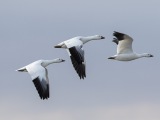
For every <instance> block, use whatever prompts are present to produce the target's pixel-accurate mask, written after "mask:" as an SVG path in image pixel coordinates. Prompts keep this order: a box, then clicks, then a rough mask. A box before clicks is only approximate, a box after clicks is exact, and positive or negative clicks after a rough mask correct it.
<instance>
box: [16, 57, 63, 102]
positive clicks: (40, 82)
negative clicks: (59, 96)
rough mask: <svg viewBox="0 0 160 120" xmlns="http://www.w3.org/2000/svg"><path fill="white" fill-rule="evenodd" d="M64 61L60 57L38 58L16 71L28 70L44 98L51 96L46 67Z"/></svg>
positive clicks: (41, 96)
mask: <svg viewBox="0 0 160 120" xmlns="http://www.w3.org/2000/svg"><path fill="white" fill-rule="evenodd" d="M64 61H65V60H63V59H59V58H57V59H54V60H37V61H35V62H33V63H31V64H29V65H27V66H25V67H22V68H20V69H18V70H16V71H19V72H28V73H29V74H30V76H31V78H32V80H33V83H34V85H35V87H36V89H37V91H38V94H39V96H40V98H41V99H43V100H44V99H48V98H49V79H48V71H47V69H46V67H47V66H48V65H50V64H52V63H60V62H64Z"/></svg>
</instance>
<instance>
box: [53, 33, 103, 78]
mask: <svg viewBox="0 0 160 120" xmlns="http://www.w3.org/2000/svg"><path fill="white" fill-rule="evenodd" d="M104 38H105V37H103V36H100V35H94V36H88V37H82V36H78V37H74V38H71V39H69V40H66V41H63V42H61V43H59V44H58V45H56V46H55V48H65V49H66V50H67V52H68V54H69V56H70V59H71V62H72V64H73V67H74V68H75V70H76V72H77V74H78V75H79V77H80V79H81V78H82V79H84V77H86V72H85V58H84V50H83V44H85V43H87V42H89V41H91V40H101V39H104Z"/></svg>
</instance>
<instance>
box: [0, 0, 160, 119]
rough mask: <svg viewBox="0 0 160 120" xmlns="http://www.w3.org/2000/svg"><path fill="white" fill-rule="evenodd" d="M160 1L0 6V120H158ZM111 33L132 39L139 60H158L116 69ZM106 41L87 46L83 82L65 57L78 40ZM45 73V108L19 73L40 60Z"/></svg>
mask: <svg viewBox="0 0 160 120" xmlns="http://www.w3.org/2000/svg"><path fill="white" fill-rule="evenodd" d="M159 6H160V1H159V0H151V1H146V0H132V1H129V0H121V1H118V0H79V1H76V0H66V1H64V0H1V1H0V40H1V44H0V55H1V60H0V61H1V84H0V96H1V97H0V107H1V108H0V113H1V115H0V119H1V120H44V119H45V120H160V94H159V93H160V87H159V85H160V79H159V76H160V74H159V71H160V48H159V44H160V40H159V35H160V29H159V28H160V12H159V11H160V7H159ZM113 31H119V32H123V33H126V34H128V35H130V36H131V37H133V39H134V42H133V49H134V51H135V52H137V53H151V54H153V55H154V57H153V58H142V59H138V60H135V61H131V62H119V61H112V60H108V59H107V58H108V57H110V56H112V55H114V54H116V45H115V44H114V43H112V42H111V41H112V39H113V36H112V34H113ZM95 34H99V35H103V36H105V37H106V39H103V40H101V41H91V42H89V43H87V44H85V46H84V49H85V59H86V73H87V77H86V79H84V80H80V79H79V77H78V75H77V74H76V72H75V70H74V68H73V67H72V64H71V61H70V58H69V56H68V54H67V52H66V50H63V49H55V48H54V47H53V46H54V45H56V44H58V43H60V42H61V41H64V40H67V39H69V38H72V37H75V36H89V35H95ZM57 57H59V58H63V59H65V60H66V62H64V63H60V64H53V65H50V66H48V67H47V68H48V71H49V79H50V98H49V99H48V100H41V99H40V98H39V96H38V93H37V91H36V89H35V87H34V85H33V83H32V80H31V77H30V76H29V74H28V73H20V72H16V71H15V70H16V69H18V68H20V67H23V66H25V65H27V64H29V63H31V62H33V61H36V60H39V59H54V58H57Z"/></svg>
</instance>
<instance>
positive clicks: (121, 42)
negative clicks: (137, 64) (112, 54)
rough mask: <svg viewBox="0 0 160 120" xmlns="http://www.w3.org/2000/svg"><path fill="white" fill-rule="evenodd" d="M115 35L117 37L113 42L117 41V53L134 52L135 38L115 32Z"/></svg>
mask: <svg viewBox="0 0 160 120" xmlns="http://www.w3.org/2000/svg"><path fill="white" fill-rule="evenodd" d="M113 35H114V36H115V37H116V38H117V39H114V41H113V42H117V44H118V45H117V54H126V53H132V52H133V50H132V42H133V39H132V38H131V37H130V36H129V35H126V34H123V33H119V32H114V33H113Z"/></svg>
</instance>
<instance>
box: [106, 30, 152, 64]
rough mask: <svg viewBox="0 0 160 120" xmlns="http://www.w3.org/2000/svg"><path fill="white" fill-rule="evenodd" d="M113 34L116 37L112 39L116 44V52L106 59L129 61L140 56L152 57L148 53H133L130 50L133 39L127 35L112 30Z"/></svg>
mask: <svg viewBox="0 0 160 120" xmlns="http://www.w3.org/2000/svg"><path fill="white" fill-rule="evenodd" d="M113 36H115V37H116V38H114V39H113V42H115V43H116V44H117V54H116V55H114V56H112V57H109V58H108V59H114V60H118V61H131V60H135V59H138V58H142V57H153V55H151V54H148V53H142V54H137V53H134V52H133V50H132V42H133V39H132V38H131V37H130V36H129V35H127V34H124V33H120V32H116V31H114V33H113Z"/></svg>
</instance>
